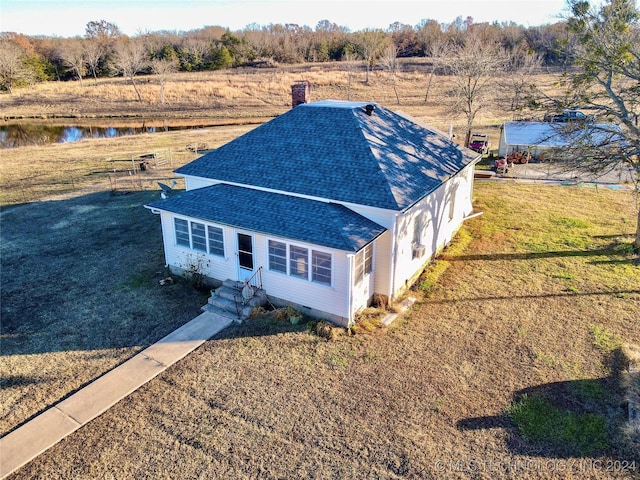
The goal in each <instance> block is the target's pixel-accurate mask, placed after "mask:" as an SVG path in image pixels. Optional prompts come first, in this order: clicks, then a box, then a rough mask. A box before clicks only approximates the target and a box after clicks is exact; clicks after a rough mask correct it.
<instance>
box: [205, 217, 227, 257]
mask: <svg viewBox="0 0 640 480" xmlns="http://www.w3.org/2000/svg"><path fill="white" fill-rule="evenodd" d="M207 233H208V234H209V253H210V254H211V255H218V256H220V257H224V238H223V236H222V229H221V228H218V227H212V226H211V225H207Z"/></svg>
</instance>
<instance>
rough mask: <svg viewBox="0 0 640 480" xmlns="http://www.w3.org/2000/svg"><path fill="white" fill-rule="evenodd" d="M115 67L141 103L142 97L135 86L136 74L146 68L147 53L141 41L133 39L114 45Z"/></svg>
mask: <svg viewBox="0 0 640 480" xmlns="http://www.w3.org/2000/svg"><path fill="white" fill-rule="evenodd" d="M115 61H116V67H117V68H118V70H119V71H120V72H121V73H122V76H123V77H126V78H128V79H129V81H130V82H131V85H132V86H133V89H134V90H135V92H136V95H137V96H138V101H139V102H142V96H141V95H140V91H139V90H138V85H137V84H136V79H135V77H136V74H138V73H140V72H141V71H142V70H144V69H145V68H146V67H147V66H148V61H147V52H146V49H145V46H144V44H143V42H142V41H140V40H136V39H134V38H127V39H122V40H120V41H119V42H118V43H117V44H116V57H115Z"/></svg>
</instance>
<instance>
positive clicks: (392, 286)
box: [389, 213, 398, 301]
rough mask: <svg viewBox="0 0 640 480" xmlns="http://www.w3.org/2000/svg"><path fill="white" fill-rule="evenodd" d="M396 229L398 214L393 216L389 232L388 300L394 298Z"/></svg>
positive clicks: (396, 250) (396, 247)
mask: <svg viewBox="0 0 640 480" xmlns="http://www.w3.org/2000/svg"><path fill="white" fill-rule="evenodd" d="M397 229H398V214H397V213H396V214H394V216H393V231H392V232H391V291H390V292H389V300H390V301H391V300H395V298H394V292H395V291H396V258H397V257H398V242H397V241H396V231H397Z"/></svg>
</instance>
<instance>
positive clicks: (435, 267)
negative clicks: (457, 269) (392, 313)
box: [417, 227, 473, 293]
mask: <svg viewBox="0 0 640 480" xmlns="http://www.w3.org/2000/svg"><path fill="white" fill-rule="evenodd" d="M472 239H473V237H472V235H471V233H470V232H469V231H468V230H467V229H466V228H464V227H462V228H461V229H460V230H458V233H456V236H455V237H454V238H453V240H452V241H451V243H450V244H449V245H447V247H446V248H445V249H444V250H443V251H442V252H441V253H440V255H439V256H437V257H436V259H435V260H433V261H432V262H431V263H429V265H427V266H426V267H425V269H424V271H423V272H422V274H421V275H420V278H419V279H418V282H417V288H418V290H421V291H423V292H425V293H428V292H429V291H431V290H432V289H433V288H434V286H435V285H436V284H437V283H438V280H439V278H440V276H441V275H442V274H443V273H444V272H446V271H447V269H448V268H449V266H450V262H449V261H447V258H448V257H454V256H456V255H459V254H461V253H462V252H464V251H465V249H466V248H467V247H468V246H469V244H470V243H471V240H472Z"/></svg>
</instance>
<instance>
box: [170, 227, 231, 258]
mask: <svg viewBox="0 0 640 480" xmlns="http://www.w3.org/2000/svg"><path fill="white" fill-rule="evenodd" d="M178 222H184V223H186V227H187V232H186V233H187V234H188V236H189V245H186V244H184V243H180V241H179V237H178ZM194 226H195V227H194ZM200 226H202V228H203V232H202V233H204V236H203V235H202V234H200V232H198V233H196V234H195V235H194V229H199V227H200ZM209 228H212V229H217V230H220V232H221V233H222V252H223V253H222V255H220V253H218V252H217V251H215V252H213V251H212V249H211V243H210V241H211V236H210V230H209ZM173 229H174V241H175V244H176V246H178V247H183V248H189V249H190V250H194V251H196V252H200V253H206V254H208V255H212V256H214V257H222V258H224V251H225V241H224V228H222V227H220V226H218V225H213V224H210V223H206V222H202V221H195V220H192V219H190V218H183V217H173ZM180 233H181V234H182V235H184V234H185V232H180ZM194 237H197V238H198V239H200V241H199V242H194ZM203 242H204V250H203V249H202V248H196V247H195V246H194V245H196V244H202V243H203Z"/></svg>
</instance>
